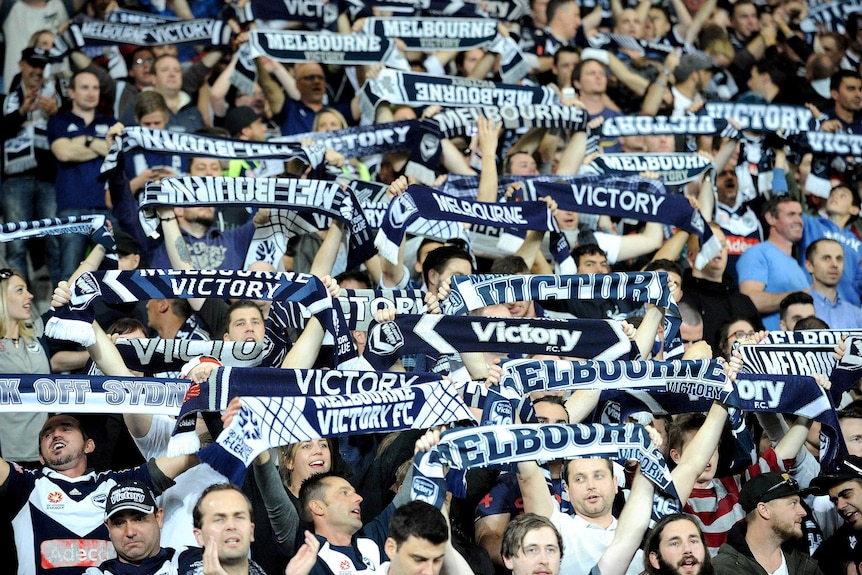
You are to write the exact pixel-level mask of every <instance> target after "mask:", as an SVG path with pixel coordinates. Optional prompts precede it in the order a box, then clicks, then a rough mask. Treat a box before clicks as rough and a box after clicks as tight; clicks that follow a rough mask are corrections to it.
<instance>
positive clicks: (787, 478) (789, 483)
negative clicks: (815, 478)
mask: <svg viewBox="0 0 862 575" xmlns="http://www.w3.org/2000/svg"><path fill="white" fill-rule="evenodd" d="M781 477H783V478H784V481H782V482H781V483H776V484H775V485H773V486H772V487H770V488H769V489H767V490H766V493H769V492H770V491H775V490H776V489H778V488H779V487H782V486H784V485H787V486H788V487H790V489H792V490H794V491H798V490H799V482H798V481H796V480H795V479H793V478H792V477H790V476H789V475H788V474H786V473H782V474H781ZM766 493H764V495H766Z"/></svg>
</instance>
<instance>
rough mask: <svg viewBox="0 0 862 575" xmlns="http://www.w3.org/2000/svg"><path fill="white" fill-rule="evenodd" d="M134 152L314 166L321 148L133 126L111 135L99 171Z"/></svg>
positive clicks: (319, 160) (118, 164)
mask: <svg viewBox="0 0 862 575" xmlns="http://www.w3.org/2000/svg"><path fill="white" fill-rule="evenodd" d="M135 152H147V153H155V154H166V155H178V156H183V157H186V158H193V157H196V156H206V157H210V158H219V159H221V160H249V161H251V160H283V161H285V162H287V161H290V160H293V159H298V160H300V161H302V162H303V163H305V164H308V165H310V166H311V167H314V168H316V167H317V166H319V165H320V164H322V163H323V155H324V152H325V150H324V148H323V147H321V146H308V147H306V146H302V145H300V144H293V143H285V142H283V143H280V144H276V143H269V142H250V141H245V140H230V139H227V138H219V137H216V136H202V135H198V134H188V133H185V132H171V131H168V130H152V129H150V128H141V127H140V126H132V127H128V128H126V129H124V130H123V132H122V134H120V135H119V136H117V137H116V138H114V143H113V144H112V145H111V149H110V150H109V151H108V155H107V156H105V160H104V162H103V163H102V174H105V173H107V172H110V171H113V170H116V169H117V168H121V167H122V163H121V162H122V161H123V158H124V157H125V156H127V155H130V154H133V153H135Z"/></svg>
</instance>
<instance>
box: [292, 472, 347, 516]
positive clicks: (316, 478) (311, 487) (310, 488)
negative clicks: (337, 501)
mask: <svg viewBox="0 0 862 575" xmlns="http://www.w3.org/2000/svg"><path fill="white" fill-rule="evenodd" d="M330 477H337V478H339V479H344V477H342V476H341V475H340V474H339V473H336V472H334V471H327V472H326V473H315V474H314V475H312V476H311V477H308V478H306V479H305V481H303V482H302V485H301V486H300V488H299V516H300V517H301V518H302V520H303V521H307V522H309V523H311V522H312V521H313V517H312V515H311V511H310V510H309V509H308V504H309V503H311V502H312V501H314V500H316V499H317V500H322V499H323V493H324V492H325V491H326V483H325V480H326V479H328V478H330Z"/></svg>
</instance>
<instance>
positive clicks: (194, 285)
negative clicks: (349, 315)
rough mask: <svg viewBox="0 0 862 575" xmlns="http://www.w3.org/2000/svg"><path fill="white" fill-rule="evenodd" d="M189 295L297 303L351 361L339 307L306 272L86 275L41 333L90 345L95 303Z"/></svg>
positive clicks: (350, 342)
mask: <svg viewBox="0 0 862 575" xmlns="http://www.w3.org/2000/svg"><path fill="white" fill-rule="evenodd" d="M194 297H204V298H208V297H218V298H221V299H227V298H229V297H230V298H237V299H252V300H254V299H264V300H270V301H286V300H292V301H298V302H299V303H301V304H302V305H304V306H305V307H306V308H307V309H308V311H309V312H310V313H311V314H312V315H314V316H315V317H317V318H318V320H319V321H320V324H321V325H322V326H323V328H324V330H325V331H326V332H328V333H329V334H330V335H332V337H333V338H334V341H335V347H336V357H337V358H338V359H339V360H349V359H352V358H354V357H356V348H355V346H354V345H353V340H352V339H351V338H350V334H349V333H347V331H346V330H345V329H344V317H343V316H342V314H341V307H340V306H334V307H333V305H332V298H331V297H330V296H329V293H328V292H327V291H326V287H325V286H324V285H323V283H322V282H321V281H320V280H319V279H318V278H317V277H315V276H313V275H310V274H296V273H270V272H248V271H227V270H223V271H214V270H193V271H178V270H137V271H109V272H93V273H90V272H87V273H84V274H82V275H81V276H79V277H78V279H76V280H75V283H74V284H72V300H71V302H70V303H69V305H68V306H66V307H64V308H62V309H60V310H57V311H56V312H55V315H54V317H52V318H51V319H50V320H48V323H47V325H46V326H45V333H46V334H47V335H48V337H53V338H56V339H64V340H68V341H75V342H77V343H80V344H81V345H84V346H90V345H93V343H95V334H94V332H93V327H92V324H93V319H94V313H93V309H92V306H93V303H94V302H96V301H99V300H101V301H104V302H105V303H108V304H112V303H128V302H136V301H141V300H149V299H157V298H168V299H171V298H194Z"/></svg>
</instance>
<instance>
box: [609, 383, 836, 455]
mask: <svg viewBox="0 0 862 575" xmlns="http://www.w3.org/2000/svg"><path fill="white" fill-rule="evenodd" d="M734 387H735V388H736V395H737V396H738V398H739V408H740V409H741V410H742V411H745V412H765V413H792V414H794V415H798V416H802V417H807V418H808V419H811V420H812V421H819V422H820V423H821V424H823V427H822V430H821V434H820V438H821V439H820V461H821V464H823V465H828V464H829V462H830V461H832V460H833V459H834V457H835V455H836V454H837V453H845V452H846V448H845V447H844V442H843V440H842V438H841V433H840V429H839V427H838V419H837V417H836V415H835V409H834V408H833V407H832V402H831V400H830V398H829V395H828V394H827V393H826V391H825V390H824V389H823V388H822V387H820V386H819V385H817V382H816V381H814V378H812V377H810V376H800V375H771V374H762V373H756V374H751V373H740V374H738V375H737V377H736V382H735V383H734ZM713 399H715V398H707V397H701V396H699V395H698V394H697V390H696V389H690V390H689V391H688V393H686V394H681V393H665V392H657V391H648V392H647V391H635V392H625V391H603V392H602V394H601V398H600V400H599V406H598V410H597V413H598V414H599V415H600V416H601V417H602V421H607V420H611V421H617V420H618V421H624V420H625V418H626V417H629V416H630V415H631V414H633V413H635V412H638V411H648V412H650V413H653V414H655V415H661V414H665V413H694V412H705V411H708V410H709V408H710V406H711V405H712V401H713Z"/></svg>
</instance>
